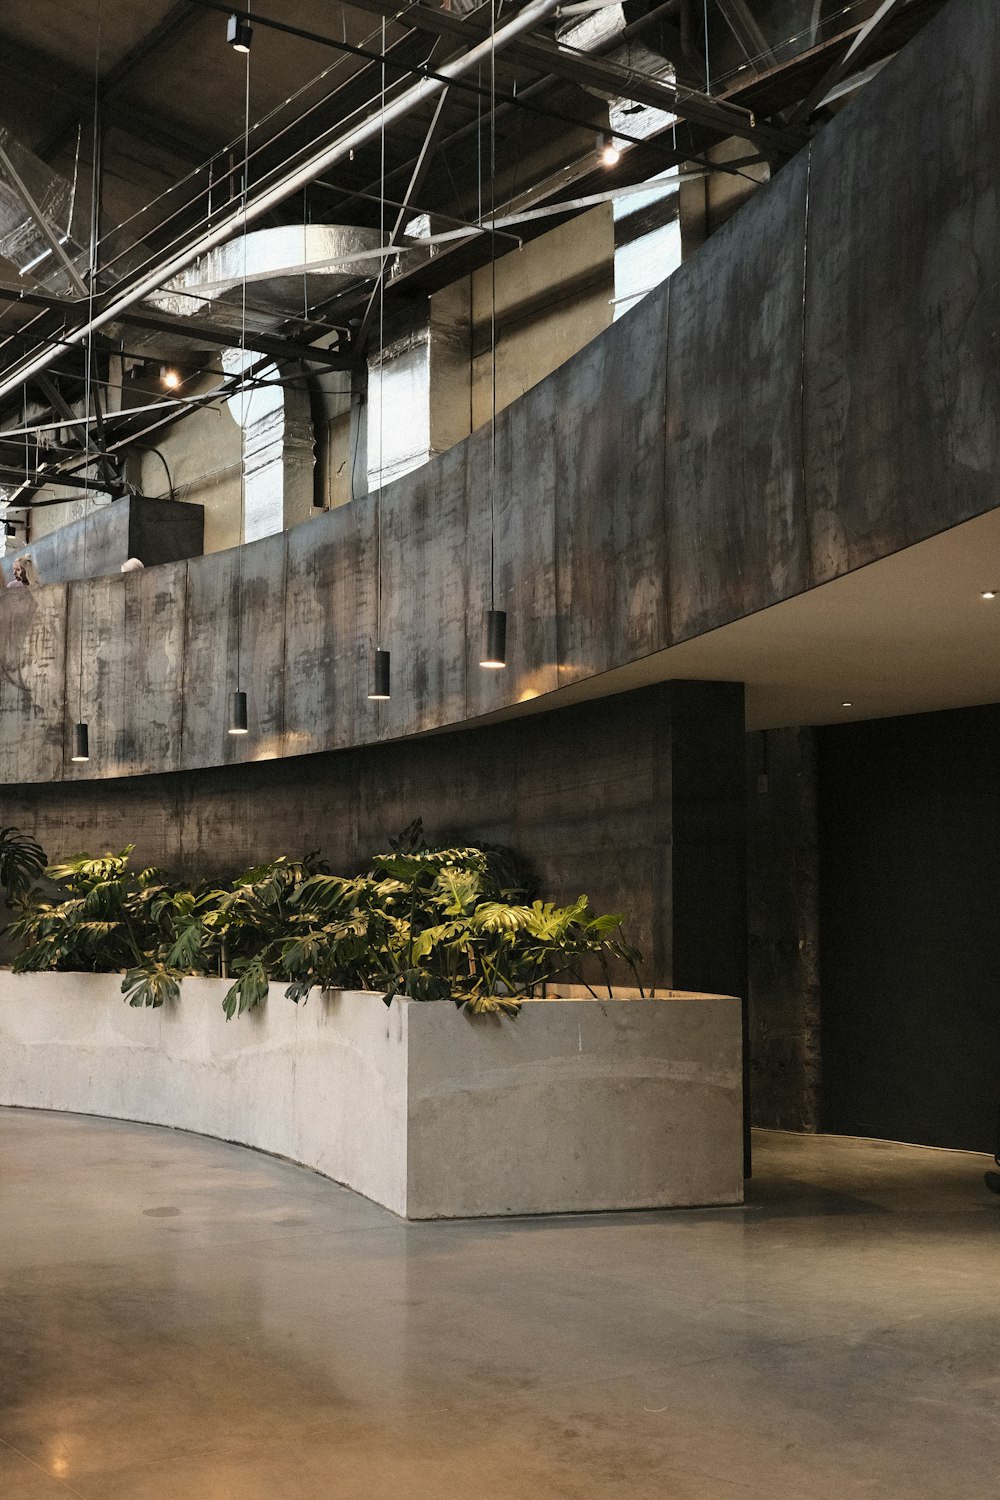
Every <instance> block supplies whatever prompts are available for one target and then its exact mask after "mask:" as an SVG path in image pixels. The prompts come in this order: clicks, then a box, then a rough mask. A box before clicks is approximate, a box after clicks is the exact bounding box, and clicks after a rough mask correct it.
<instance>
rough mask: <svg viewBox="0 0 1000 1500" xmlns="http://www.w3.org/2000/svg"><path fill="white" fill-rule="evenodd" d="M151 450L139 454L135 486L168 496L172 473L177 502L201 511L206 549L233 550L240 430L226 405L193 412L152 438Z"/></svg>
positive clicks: (237, 526) (237, 524) (237, 527)
mask: <svg viewBox="0 0 1000 1500" xmlns="http://www.w3.org/2000/svg"><path fill="white" fill-rule="evenodd" d="M151 441H152V442H154V443H155V444H156V447H157V448H158V449H159V452H160V454H162V460H161V458H159V457H158V456H157V454H156V453H153V452H148V451H147V452H143V453H142V454H141V465H140V469H139V474H138V476H137V477H138V483H139V488H140V489H141V490H142V492H143V494H144V495H168V494H169V493H170V486H169V485H168V483H167V474H166V471H165V470H164V467H163V464H164V462H166V464H167V467H168V469H169V471H170V479H171V482H172V485H173V493H174V496H175V498H176V499H178V500H187V501H190V502H191V503H192V504H195V505H201V506H203V507H204V511H205V551H206V552H219V551H221V550H222V549H223V548H225V547H235V546H236V544H237V543H238V541H239V538H240V429H239V425H238V423H237V422H235V421H234V419H233V416H232V414H231V412H230V411H229V409H228V407H227V406H226V405H225V403H224V402H222V403H220V404H219V405H217V406H213V407H205V408H203V409H202V410H201V411H198V412H193V413H192V414H191V416H189V417H185V418H184V420H183V422H178V424H177V425H176V426H175V427H171V428H169V429H168V430H167V431H166V432H163V433H158V434H156V435H155V436H154V437H152V438H151Z"/></svg>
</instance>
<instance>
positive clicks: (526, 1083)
mask: <svg viewBox="0 0 1000 1500" xmlns="http://www.w3.org/2000/svg"><path fill="white" fill-rule="evenodd" d="M120 983H121V980H120V976H119V975H115V974H38V975H12V974H10V973H9V972H6V971H4V972H0V1104H5V1105H22V1106H28V1107H32V1108H37V1109H58V1110H71V1111H75V1112H78V1113H82V1114H97V1115H107V1116H111V1117H112V1118H116V1119H125V1120H141V1121H146V1122H149V1123H151V1124H155V1125H170V1126H175V1127H178V1128H181V1129H184V1130H193V1131H198V1132H200V1133H202V1134H204V1135H211V1136H217V1137H219V1138H220V1139H222V1140H228V1141H236V1142H239V1143H241V1144H243V1145H247V1146H255V1147H258V1148H259V1149H261V1150H264V1151H271V1152H274V1153H276V1154H278V1155H280V1156H284V1157H288V1158H289V1159H290V1160H292V1161H295V1162H300V1163H301V1164H302V1165H304V1166H308V1167H313V1168H315V1169H316V1170H317V1171H319V1172H322V1173H324V1174H325V1175H326V1176H328V1177H332V1178H334V1179H336V1181H338V1182H342V1183H345V1184H346V1185H347V1186H348V1187H351V1188H354V1189H355V1190H356V1191H357V1192H359V1193H363V1194H364V1195H365V1196H366V1197H368V1198H373V1199H374V1200H375V1201H376V1202H377V1203H381V1204H384V1205H385V1206H386V1207H387V1208H390V1209H392V1210H393V1211H394V1212H395V1213H397V1214H401V1215H403V1216H405V1217H406V1218H410V1219H430V1218H464V1217H475V1216H479V1215H503V1214H545V1213H570V1212H592V1211H595V1210H602V1209H629V1208H668V1207H681V1206H686V1207H689V1206H694V1205H698V1204H702V1205H707V1204H724V1203H739V1202H740V1201H741V1200H742V1195H743V1180H742V1124H741V1121H742V1098H741V1084H740V1004H739V1001H738V1000H735V999H732V998H730V997H726V996H718V995H688V994H683V993H680V992H673V993H672V994H670V995H669V996H665V997H664V998H659V999H652V1000H623V999H615V1000H607V999H604V1000H600V999H598V1000H595V999H592V998H590V997H589V996H588V997H587V998H578V997H576V996H574V997H573V998H567V999H560V1000H556V999H547V1000H528V1001H526V1002H525V1003H524V1006H523V1008H522V1010H521V1013H520V1015H519V1016H518V1017H517V1018H516V1019H513V1020H511V1019H506V1018H505V1019H496V1018H493V1017H474V1016H468V1015H467V1014H465V1013H463V1012H460V1011H458V1010H456V1008H455V1007H454V1006H453V1005H451V1004H448V1003H435V1004H416V1003H414V1002H413V1001H410V1000H398V999H397V1000H393V1002H392V1004H391V1005H390V1006H388V1007H386V1006H385V1004H384V1003H383V1002H382V1000H381V998H380V997H379V996H377V995H369V994H358V993H353V992H334V993H331V994H327V995H323V996H319V995H316V994H314V995H313V997H312V999H311V1000H310V1001H309V1003H308V1004H307V1005H305V1006H296V1005H293V1004H292V1003H291V1002H290V1001H288V1000H286V999H285V997H284V993H283V988H284V987H283V986H282V985H278V984H275V985H272V986H271V996H270V999H269V1001H268V1004H267V1005H266V1006H264V1007H262V1008H261V1009H260V1010H259V1011H255V1012H251V1013H250V1014H249V1015H247V1016H243V1017H241V1018H240V1019H239V1020H236V1021H231V1022H227V1021H226V1019H225V1016H224V1015H223V1013H222V997H223V994H224V993H225V990H226V988H227V985H226V984H225V983H224V982H223V981H221V980H215V979H187V980H185V981H184V985H183V993H182V996H181V1000H180V1001H179V1003H177V1004H175V1005H171V1006H166V1007H164V1008H163V1009H162V1010H157V1011H145V1010H142V1011H138V1010H131V1009H130V1008H129V1007H128V1006H127V1005H125V1004H124V1003H123V1001H122V997H121V991H120Z"/></svg>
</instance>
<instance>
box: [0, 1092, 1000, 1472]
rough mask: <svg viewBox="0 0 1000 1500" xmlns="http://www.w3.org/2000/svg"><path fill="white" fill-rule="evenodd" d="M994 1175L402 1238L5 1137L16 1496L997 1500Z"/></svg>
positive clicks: (198, 1170) (183, 1147)
mask: <svg viewBox="0 0 1000 1500" xmlns="http://www.w3.org/2000/svg"><path fill="white" fill-rule="evenodd" d="M512 1149H516V1144H514V1145H513V1146H512ZM594 1149H599V1143H598V1142H595V1143H594ZM983 1165H984V1162H983V1159H982V1158H979V1157H975V1156H968V1155H963V1154H961V1153H950V1152H941V1151H927V1150H921V1149H917V1148H913V1147H898V1146H889V1145H884V1144H876V1143H872V1142H856V1141H849V1140H838V1139H832V1138H821V1139H808V1138H805V1137H797V1136H785V1135H770V1134H763V1135H761V1136H759V1137H758V1139H757V1145H756V1175H755V1179H754V1182H753V1185H752V1190H751V1194H750V1201H749V1203H748V1205H747V1207H746V1208H744V1209H727V1210H715V1211H704V1212H702V1211H699V1212H691V1211H688V1212H678V1213H672V1214H671V1213H649V1214H630V1215H616V1216H606V1217H581V1218H576V1219H561V1220H552V1221H545V1220H541V1219H535V1220H518V1221H483V1222H473V1223H437V1224H413V1225H409V1224H404V1223H401V1222H400V1221H399V1220H397V1219H395V1218H394V1217H393V1216H392V1215H391V1214H389V1213H387V1212H385V1211H384V1210H382V1209H380V1208H376V1207H375V1206H374V1205H373V1204H371V1203H368V1202H366V1201H365V1200H364V1199H361V1198H358V1197H356V1196H355V1195H354V1194H352V1193H350V1192H348V1191H346V1190H345V1189H342V1188H339V1187H336V1186H334V1185H333V1184H331V1183H329V1182H326V1181H324V1180H323V1179H322V1178H320V1177H316V1176H314V1175H313V1174H311V1173H309V1172H306V1171H303V1170H301V1169H299V1168H296V1167H292V1166H289V1165H287V1164H285V1163H282V1162H279V1161H274V1160H271V1159H270V1158H268V1157H265V1156H259V1155H255V1154H254V1153H253V1152H250V1151H246V1150H243V1149H241V1148H239V1147H236V1146H226V1145H222V1144H219V1143H218V1142H214V1141H210V1140H205V1139H202V1138H199V1137H197V1136H189V1135H182V1134H177V1133H173V1132H170V1131H167V1130H158V1129H155V1128H152V1127H148V1126H141V1125H126V1124H117V1123H113V1122H110V1121H106V1120H95V1119H87V1118H83V1117H81V1116H66V1115H62V1116H61V1115H55V1114H45V1113H40V1112H32V1111H20V1110H0V1497H2V1500H59V1497H63V1500H65V1497H69V1496H78V1497H82V1500H328V1497H330V1500H355V1497H357V1500H390V1497H392V1500H431V1497H433V1500H449V1497H456V1500H542V1497H544V1500H550V1497H551V1500H584V1497H586V1500H602V1497H616V1500H617V1497H622V1500H624V1497H629V1500H647V1497H648V1500H654V1497H655V1500H695V1497H697V1500H706V1497H711V1500H740V1497H747V1496H755V1497H757V1496H760V1497H764V1496H766V1497H769V1500H784V1497H794V1500H825V1497H830V1500H845V1497H849V1496H866V1497H868V1496H870V1497H875V1496H885V1497H889V1496H891V1497H901V1496H906V1497H908V1500H932V1497H942V1500H943V1497H961V1500H972V1497H977V1500H978V1497H984V1496H996V1495H998V1494H1000V1323H998V1318H997V1312H996V1308H997V1303H998V1292H1000V1285H998V1276H997V1271H998V1265H1000V1260H998V1245H1000V1199H998V1198H993V1197H991V1196H990V1195H989V1194H988V1193H987V1192H986V1191H985V1189H983V1187H982V1181H981V1172H982V1168H983Z"/></svg>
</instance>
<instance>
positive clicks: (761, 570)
mask: <svg viewBox="0 0 1000 1500" xmlns="http://www.w3.org/2000/svg"><path fill="white" fill-rule="evenodd" d="M807 179H808V159H807V157H805V156H801V157H799V158H798V159H797V160H796V161H794V162H792V163H790V164H789V165H788V166H787V167H785V169H784V170H783V171H782V172H781V173H780V175H779V176H778V177H777V178H776V179H775V180H774V181H773V182H772V183H771V184H770V185H769V186H768V187H767V188H765V189H764V190H762V191H761V192H760V193H758V194H757V195H756V196H755V197H754V198H753V199H752V200H751V201H750V202H749V203H747V204H746V205H744V207H743V208H742V210H741V211H740V213H739V214H738V215H737V216H736V217H735V218H733V219H732V220H730V222H729V223H728V224H727V225H726V226H725V227H724V228H723V229H721V230H720V231H719V233H718V234H717V235H716V236H715V237H714V239H713V240H712V241H711V247H710V248H713V249H714V250H715V253H714V254H706V253H702V254H701V255H698V256H695V257H694V259H692V260H691V261H689V262H687V264H685V265H683V266H682V267H681V268H680V270H679V271H677V272H675V273H674V276H673V277H672V278H671V290H670V337H669V341H668V350H667V360H668V377H667V449H666V462H667V479H666V493H667V497H668V498H667V535H668V543H669V552H670V558H669V571H670V596H671V597H670V610H671V617H670V638H671V640H672V641H677V640H683V639H686V638H688V637H689V636H692V635H697V634H699V633H700V632H701V631H703V630H709V629H712V628H713V627H714V626H716V625H721V624H724V623H726V622H728V621H730V620H735V619H738V618H740V617H741V616H743V615H746V614H750V613H752V612H753V611H754V610H758V609H762V608H763V607H764V606H765V605H767V604H773V603H775V602H776V601H777V600H779V599H783V598H787V597H788V596H789V595H791V594H795V593H798V592H799V591H800V590H801V589H803V588H805V587H807V586H808V582H809V578H808V569H807V557H808V539H807V534H806V517H805V506H804V499H803V476H802V454H801V445H800V429H801V410H802V294H803V287H802V262H803V242H804V237H805V227H806V188H807Z"/></svg>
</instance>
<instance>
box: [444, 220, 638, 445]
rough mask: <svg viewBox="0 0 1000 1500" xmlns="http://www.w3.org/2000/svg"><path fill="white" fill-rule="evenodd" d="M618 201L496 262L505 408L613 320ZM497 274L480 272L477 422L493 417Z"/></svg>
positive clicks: (500, 403) (476, 290)
mask: <svg viewBox="0 0 1000 1500" xmlns="http://www.w3.org/2000/svg"><path fill="white" fill-rule="evenodd" d="M614 254H615V239H614V224H613V221H612V215H611V204H610V203H605V204H602V205H601V207H599V208H595V209H593V210H591V212H590V213H588V214H584V215H582V216H581V217H580V218H579V219H574V220H572V221H571V222H570V223H568V224H563V225H561V226H560V227H559V228H558V229H553V230H551V231H550V232H549V233H548V234H545V235H542V236H541V237H540V238H539V239H537V240H532V241H530V242H529V243H528V244H526V245H524V246H522V248H521V249H520V250H512V251H510V252H509V253H505V254H503V255H502V256H501V257H500V259H499V260H498V261H497V266H496V333H497V351H496V355H497V358H496V381H497V385H496V393H497V410H498V411H502V410H503V409H504V407H506V406H509V405H510V404H511V402H512V401H516V400H517V399H518V398H519V397H521V396H523V395H524V394H525V393H526V392H527V391H529V390H531V389H532V387H533V386H536V385H538V384H539V382H540V381H542V380H544V379H545V377H546V376H547V375H550V374H551V373H552V371H553V370H556V369H558V367H559V366H560V365H561V364H565V362H566V360H568V359H569V358H570V357H571V356H572V355H574V354H576V353H577V351H578V350H580V349H582V348H583V347H584V345H585V344H589V343H590V341H591V340H592V339H596V338H597V336H598V335H599V334H600V333H602V332H603V330H604V329H605V328H607V327H608V325H609V324H610V323H611V322H612V319H613V312H614V309H613V306H612V299H613V297H614V295H615V278H614ZM492 308H493V281H492V274H491V271H490V268H489V266H484V267H483V269H482V270H481V271H477V272H476V273H475V275H474V276H473V277H472V426H473V427H474V428H475V427H481V426H482V425H483V424H484V423H486V422H489V420H490V417H491V415H492V403H493V359H492V351H491V347H490V332H491V313H492Z"/></svg>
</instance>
